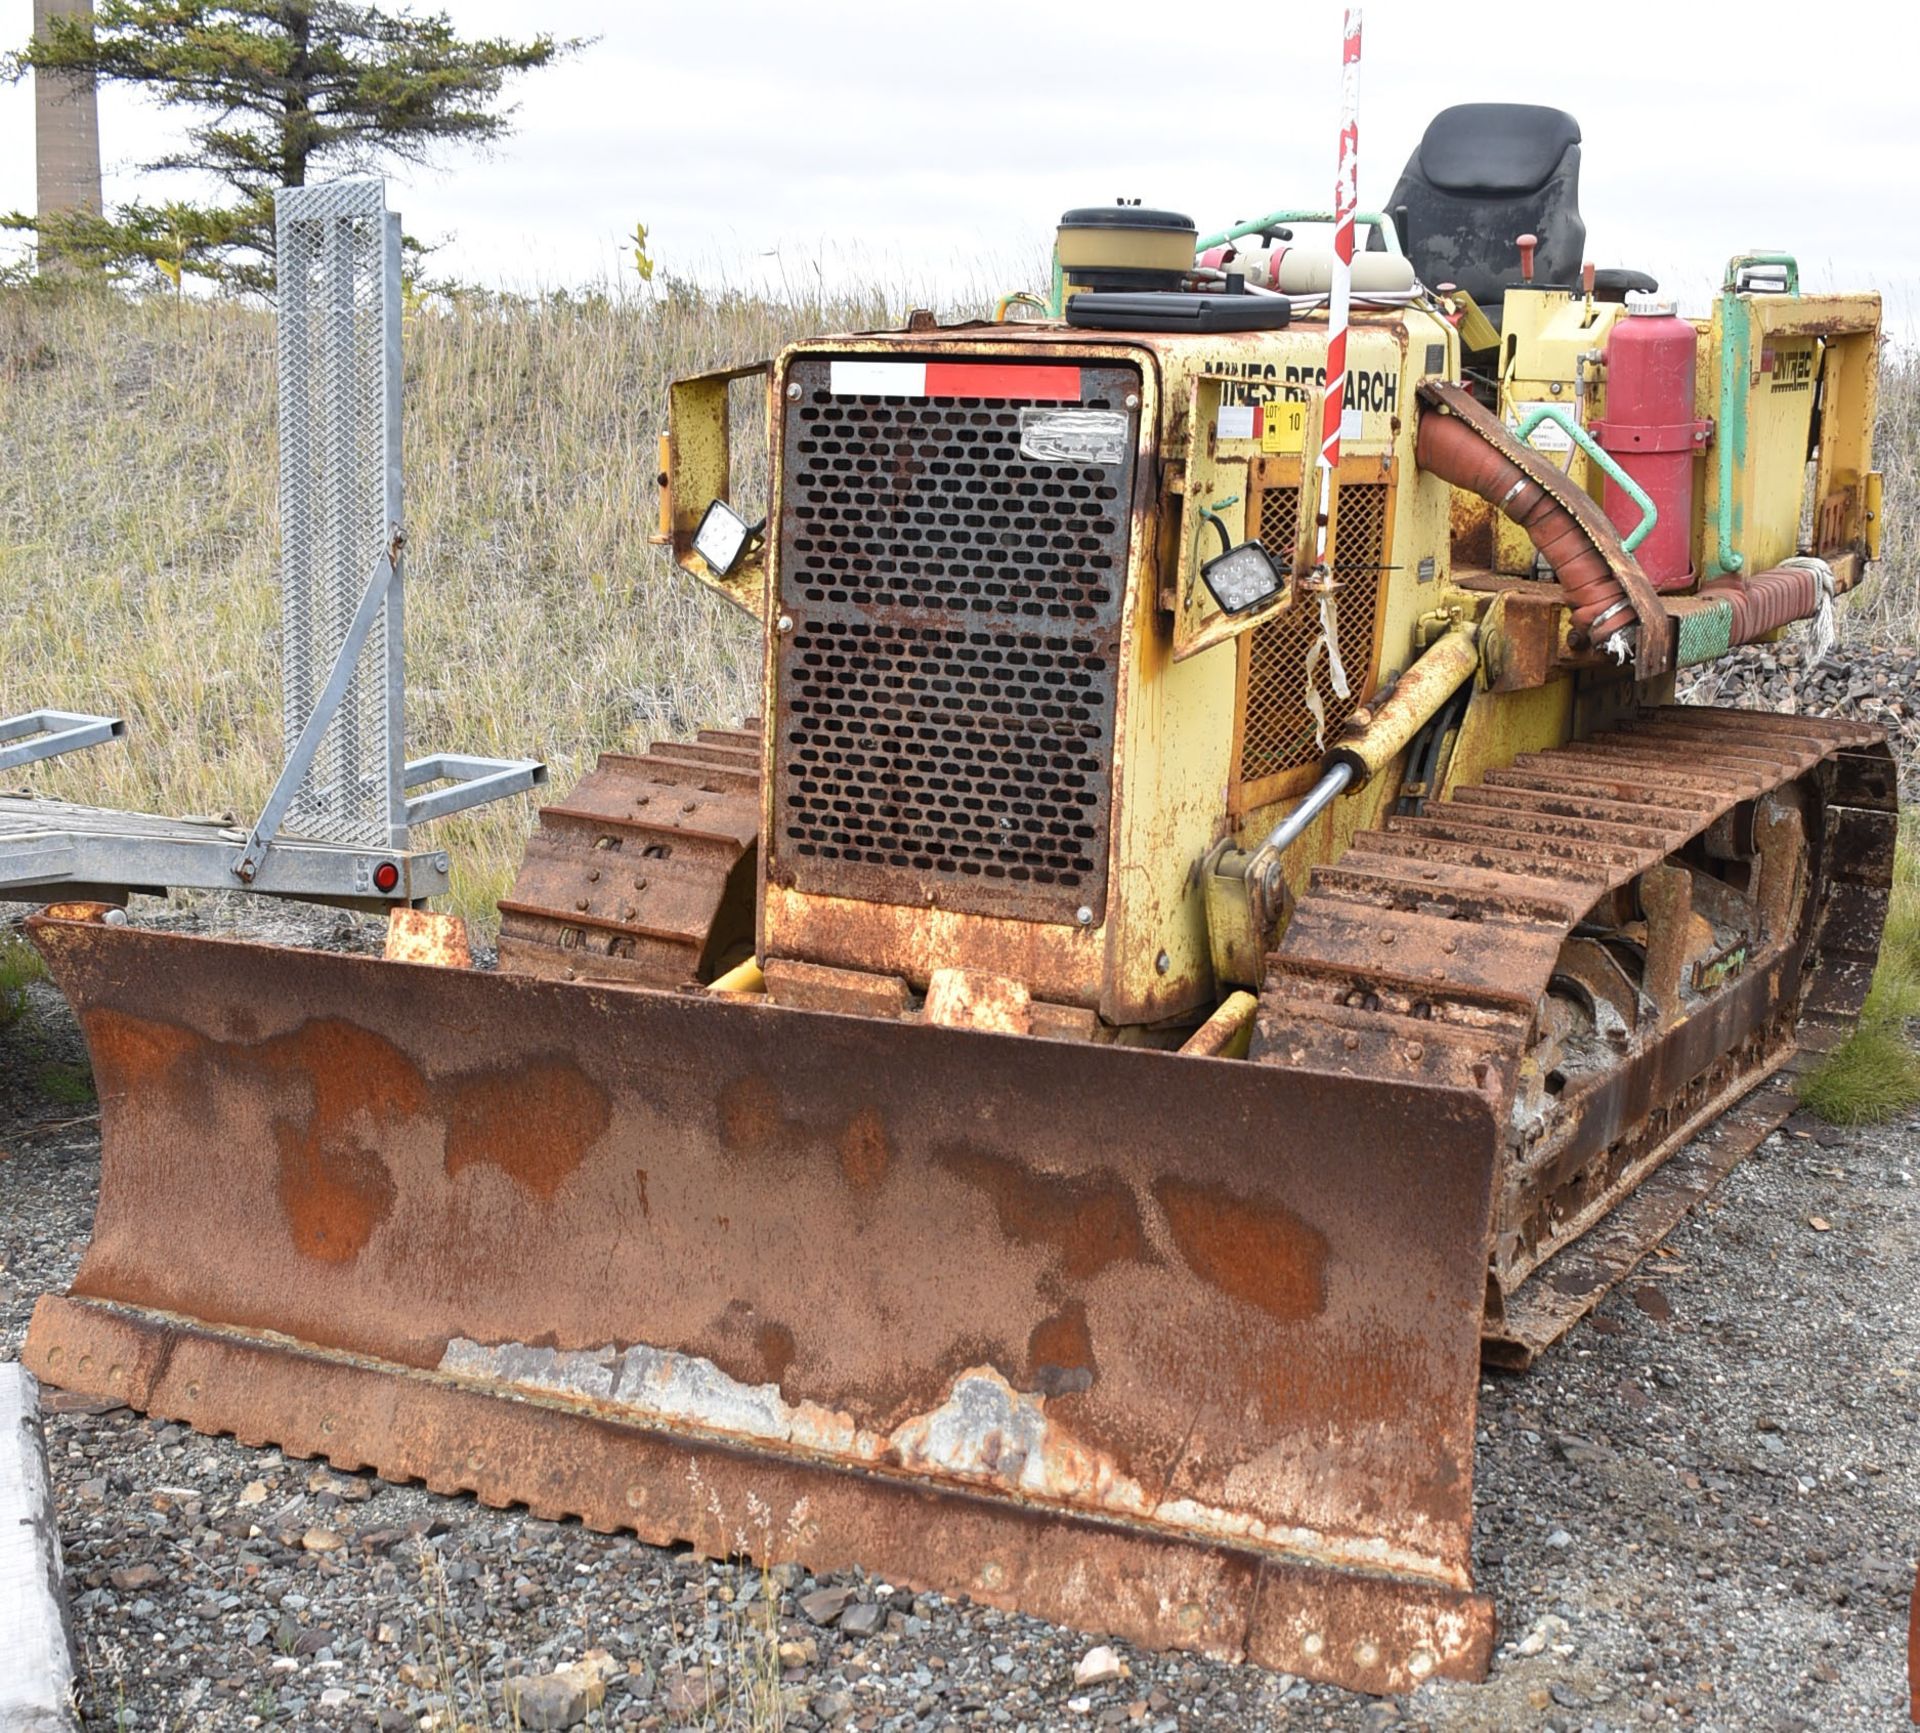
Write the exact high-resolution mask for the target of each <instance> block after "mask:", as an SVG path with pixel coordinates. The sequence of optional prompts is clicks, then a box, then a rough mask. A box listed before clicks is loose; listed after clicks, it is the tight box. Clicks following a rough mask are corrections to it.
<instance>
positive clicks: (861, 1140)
mask: <svg viewBox="0 0 1920 1733" xmlns="http://www.w3.org/2000/svg"><path fill="white" fill-rule="evenodd" d="M839 1146H840V1171H841V1172H842V1173H844V1174H845V1175H846V1176H847V1184H849V1185H850V1186H852V1187H853V1188H854V1190H855V1191H872V1190H874V1189H875V1188H876V1187H877V1186H878V1185H879V1184H880V1183H881V1181H883V1180H884V1179H885V1178H886V1177H887V1169H888V1167H890V1166H891V1165H892V1162H893V1151H892V1149H891V1147H890V1146H889V1145H888V1143H887V1127H886V1124H885V1122H884V1121H883V1120H882V1119H881V1117H880V1112H879V1109H878V1108H874V1107H863V1108H861V1110H860V1111H859V1112H858V1113H856V1114H855V1115H854V1116H853V1117H852V1118H851V1119H850V1120H848V1121H847V1124H846V1128H845V1129H844V1130H843V1131H842V1132H841V1133H840V1138H839Z"/></svg>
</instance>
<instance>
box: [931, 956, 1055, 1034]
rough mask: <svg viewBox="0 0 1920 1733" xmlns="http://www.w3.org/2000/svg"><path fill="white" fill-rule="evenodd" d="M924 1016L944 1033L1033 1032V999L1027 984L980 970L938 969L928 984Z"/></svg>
mask: <svg viewBox="0 0 1920 1733" xmlns="http://www.w3.org/2000/svg"><path fill="white" fill-rule="evenodd" d="M924 1015H925V1017H926V1020H927V1021H928V1022H929V1023H935V1024H938V1025H939V1026H940V1027H941V1028H942V1029H987V1030H992V1031H994V1032H995V1033H998V1034H1001V1035H1028V1034H1031V1033H1032V1032H1033V1008H1032V995H1031V994H1030V993H1029V992H1028V991H1027V988H1026V984H1025V983H1024V982H1021V981H1016V980H1014V979H1013V978H1012V977H1010V976H1007V975H989V974H986V973H984V972H982V971H981V970H978V969H935V970H934V971H933V975H932V977H931V978H930V979H929V980H928V982H927V1002H926V1007H925V1011H924Z"/></svg>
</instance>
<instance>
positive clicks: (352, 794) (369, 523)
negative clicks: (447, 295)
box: [274, 180, 400, 848]
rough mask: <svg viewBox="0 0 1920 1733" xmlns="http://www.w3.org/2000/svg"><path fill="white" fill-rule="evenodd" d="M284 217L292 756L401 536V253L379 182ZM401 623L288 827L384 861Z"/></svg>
mask: <svg viewBox="0 0 1920 1733" xmlns="http://www.w3.org/2000/svg"><path fill="white" fill-rule="evenodd" d="M274 209H275V237H276V238H275V248H276V255H275V269H276V275H277V280H278V313H279V342H280V369H279V371H280V608H281V635H280V641H281V674H280V677H281V705H282V712H283V714H282V728H283V732H284V737H285V742H286V750H287V751H288V752H289V753H291V752H292V751H293V748H294V745H295V743H296V742H297V741H298V740H299V738H300V735H301V732H302V730H303V729H305V727H306V725H307V719H308V717H309V716H311V715H312V714H313V710H314V707H315V706H316V704H317V703H318V702H319V699H320V694H321V692H322V690H323V689H324V688H325V686H326V683H327V676H328V675H329V674H330V673H331V672H332V669H333V664H334V660H335V658H336V657H337V656H338V655H339V653H340V646H341V645H342V643H344V642H345V640H346V637H347V631H348V628H349V627H350V626H351V625H352V623H353V617H354V613H355V611H356V610H357V609H358V608H359V606H360V598H361V595H362V593H363V592H364V591H365V589H366V587H367V583H368V580H369V579H370V578H372V576H373V574H374V571H375V568H376V566H377V564H378V563H379V562H380V560H381V559H382V557H383V556H384V554H385V551H386V548H387V544H388V541H389V539H390V538H391V537H392V535H393V534H394V532H395V531H396V530H398V529H399V527H400V522H399V511H398V505H399V469H400V425H399V393H398V390H397V383H398V382H397V378H396V377H395V374H396V373H397V369H398V366H399V333H400V327H399V316H400V307H399V292H400V281H399V253H398V243H397V238H396V240H395V242H394V244H393V246H392V247H391V248H390V247H389V243H388V225H389V222H390V221H391V222H393V223H395V224H397V223H398V220H399V219H398V218H397V217H394V218H390V217H389V213H388V211H387V209H386V195H385V193H384V191H383V189H382V184H381V183H380V182H379V181H377V180H339V181H328V182H324V183H321V184H318V185H315V186H309V187H287V188H283V189H282V190H281V191H280V192H279V193H277V194H276V195H275V198H274ZM390 253H391V257H390V256H389V254H390ZM392 619H393V610H392V609H391V608H389V607H382V609H381V610H380V614H379V616H378V617H377V618H376V620H375V621H374V626H373V631H372V633H371V634H370V635H369V637H368V639H367V642H366V645H365V647H364V648H363V649H362V650H361V652H360V659H359V661H358V662H357V663H356V664H355V668H354V674H353V680H352V683H351V684H350V685H349V686H348V687H347V692H346V696H345V698H343V699H342V700H341V703H340V708H339V709H338V710H337V711H336V712H335V713H334V717H333V720H332V721H331V722H330V723H329V724H328V725H327V730H326V733H325V734H324V735H323V736H322V737H321V742H320V749H319V751H318V752H317V753H316V754H315V756H314V760H313V767H312V769H311V770H310V771H309V772H308V774H307V778H306V781H305V782H304V783H303V784H302V785H301V788H300V792H299V794H298V796H297V797H296V798H295V800H294V803H293V807H292V809H291V811H290V812H289V813H288V815H287V828H288V829H289V830H290V831H294V832H298V833H299V834H300V835H303V836H307V837H313V838H318V839H321V840H324V841H327V842H340V843H357V844H360V845H362V846H366V847H375V848H378V847H382V846H386V845H388V844H389V843H390V842H391V841H392V837H393V817H392V814H391V811H390V805H391V800H392V795H393V791H394V789H395V788H396V787H397V786H398V773H399V754H400V741H399V735H398V723H397V719H396V717H395V715H394V704H393V699H392V695H391V693H390V690H389V684H388V680H389V666H388V652H389V642H388V633H389V627H390V624H391V622H392ZM395 647H396V648H397V645H396V646H395Z"/></svg>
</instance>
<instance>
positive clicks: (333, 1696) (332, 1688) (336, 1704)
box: [320, 1685, 353, 1709]
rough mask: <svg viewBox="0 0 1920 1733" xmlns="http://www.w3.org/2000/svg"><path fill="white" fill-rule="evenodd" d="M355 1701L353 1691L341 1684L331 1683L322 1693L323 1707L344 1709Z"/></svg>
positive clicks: (321, 1703)
mask: <svg viewBox="0 0 1920 1733" xmlns="http://www.w3.org/2000/svg"><path fill="white" fill-rule="evenodd" d="M352 1701H353V1693H352V1692H351V1691H349V1690H346V1689H345V1688H343V1687H342V1686H339V1685H329V1686H328V1687H327V1689H326V1690H324V1691H322V1692H321V1693H320V1707H321V1708H322V1709H344V1708H345V1707H346V1706H347V1705H348V1704H349V1703H351V1702H352Z"/></svg>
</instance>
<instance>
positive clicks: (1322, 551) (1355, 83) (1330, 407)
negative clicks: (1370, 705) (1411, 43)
mask: <svg viewBox="0 0 1920 1733" xmlns="http://www.w3.org/2000/svg"><path fill="white" fill-rule="evenodd" d="M1359 192H1360V8H1359V7H1358V6H1353V7H1349V8H1348V9H1347V18H1346V32H1345V35H1344V38H1343V40H1342V42H1341V45H1340V166H1339V169H1338V171H1337V173H1336V175H1335V177H1334V183H1333V292H1332V294H1331V295H1329V296H1328V298H1327V391H1326V396H1325V397H1324V398H1323V399H1322V401H1321V406H1320V506H1319V513H1318V525H1317V533H1316V535H1315V538H1314V568H1313V576H1312V577H1311V578H1310V579H1309V580H1308V587H1309V588H1310V589H1313V590H1315V591H1317V592H1318V593H1319V597H1320V639H1321V643H1322V645H1324V647H1325V649H1326V654H1327V673H1328V675H1329V676H1330V677H1331V679H1332V681H1333V689H1334V692H1335V693H1336V694H1337V695H1338V696H1339V697H1342V698H1345V697H1347V696H1348V694H1349V688H1348V686H1347V671H1346V669H1345V668H1343V667H1342V666H1341V664H1340V640H1339V636H1338V633H1337V631H1336V630H1335V623H1334V605H1333V593H1334V591H1336V590H1337V589H1338V588H1339V587H1340V585H1339V582H1338V580H1337V579H1336V578H1335V577H1334V575H1333V571H1332V569H1331V566H1330V564H1329V559H1328V556H1329V552H1330V550H1329V548H1328V530H1329V529H1330V528H1331V527H1332V522H1333V493H1334V471H1335V470H1336V469H1337V468H1338V467H1339V464H1340V421H1341V417H1342V415H1343V414H1344V413H1345V409H1346V395H1347V313H1348V309H1349V306H1350V304H1351V302H1352V298H1353V216H1354V210H1355V208H1356V207H1357V206H1358V204H1359ZM1309 685H1311V674H1309Z"/></svg>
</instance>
